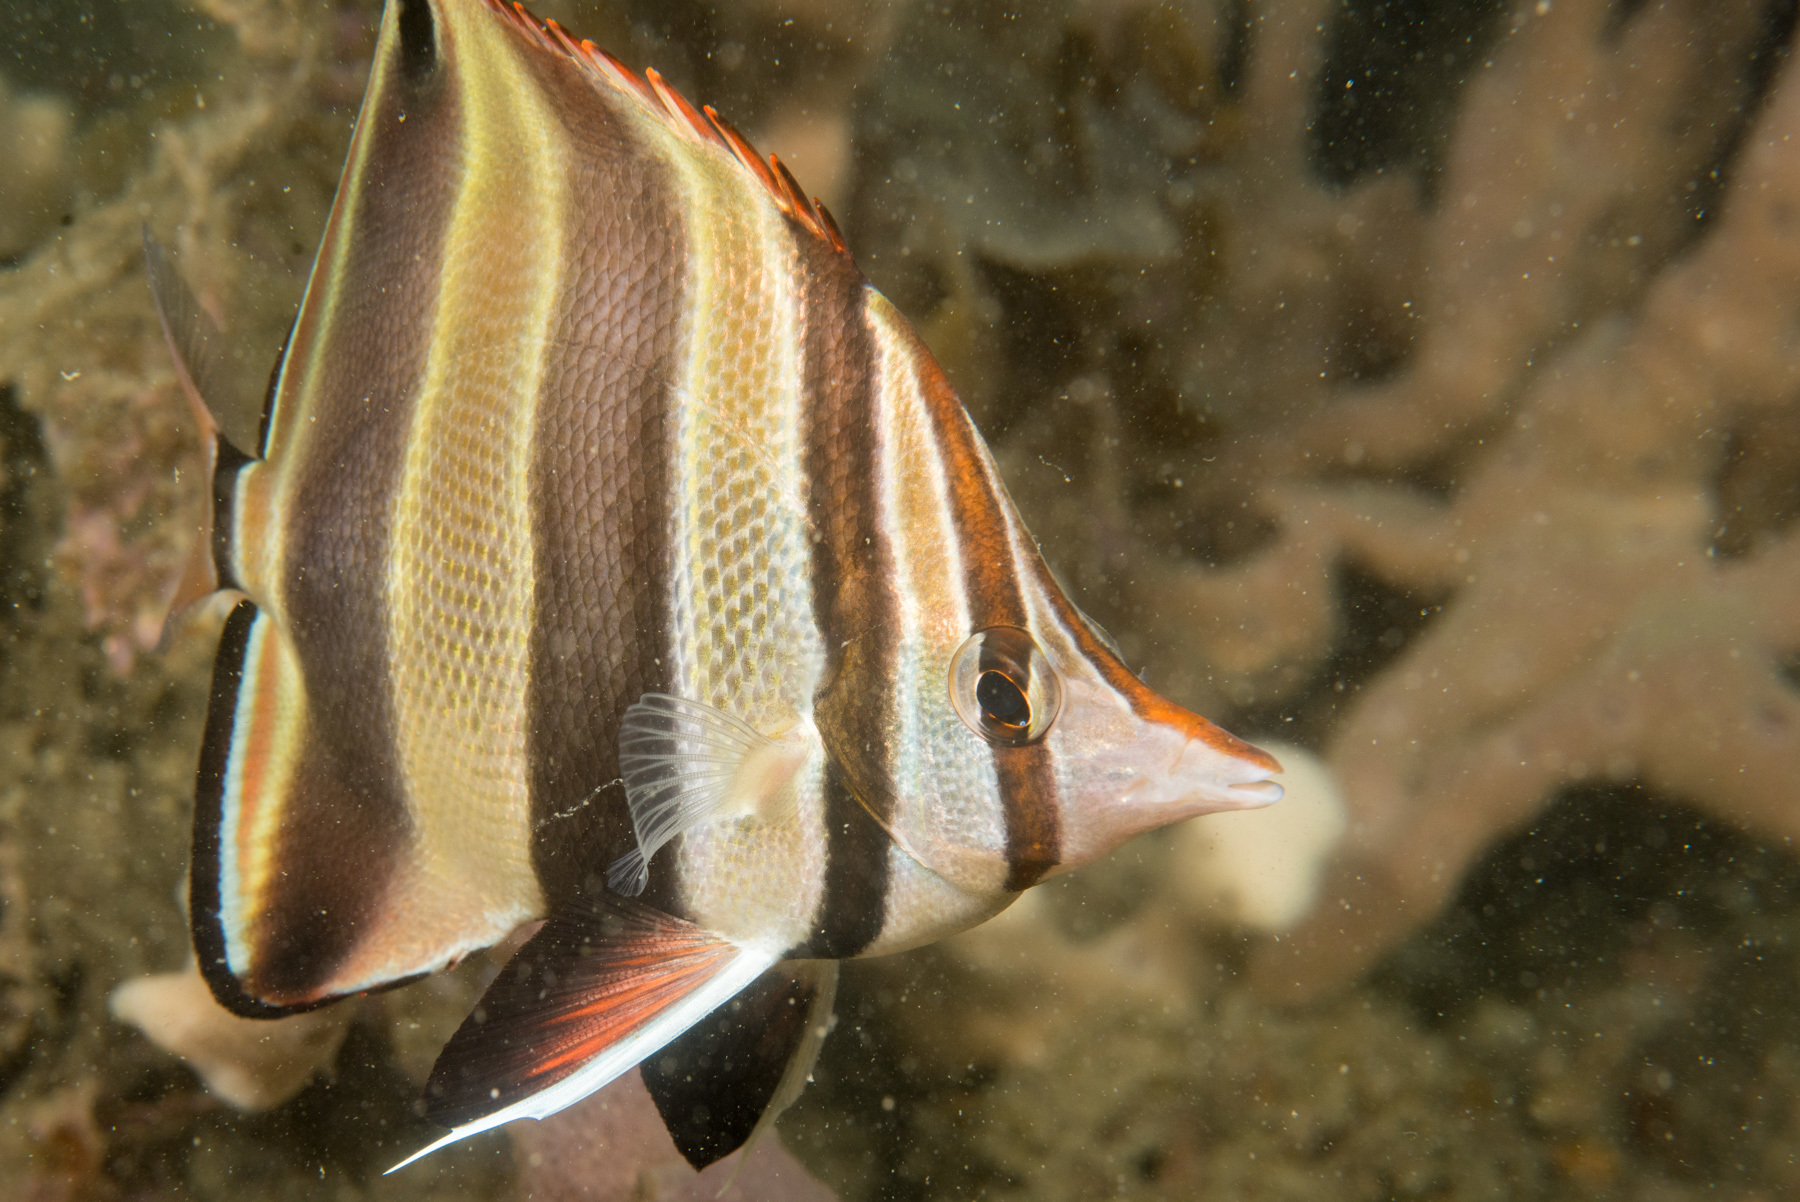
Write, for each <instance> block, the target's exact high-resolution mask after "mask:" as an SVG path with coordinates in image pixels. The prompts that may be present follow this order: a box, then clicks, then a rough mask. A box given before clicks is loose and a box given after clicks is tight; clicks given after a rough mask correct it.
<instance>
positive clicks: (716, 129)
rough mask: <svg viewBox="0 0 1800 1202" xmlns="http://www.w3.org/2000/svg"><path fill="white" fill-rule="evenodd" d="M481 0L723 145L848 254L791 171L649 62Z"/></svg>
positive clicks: (665, 115) (693, 134)
mask: <svg viewBox="0 0 1800 1202" xmlns="http://www.w3.org/2000/svg"><path fill="white" fill-rule="evenodd" d="M484 2H485V3H486V4H487V6H488V7H489V8H490V9H492V10H493V11H494V12H495V13H496V14H498V15H499V16H501V17H503V18H505V19H506V21H507V22H508V23H509V24H510V25H511V26H512V27H513V28H514V29H517V30H518V31H519V32H520V33H522V34H524V35H525V36H526V37H528V38H529V39H531V40H532V41H533V42H535V43H536V44H537V45H538V46H539V47H541V48H542V49H544V50H547V51H550V52H552V53H557V54H562V55H564V56H566V57H567V58H569V59H570V60H571V61H573V62H575V63H577V64H579V65H580V66H581V67H582V69H583V70H584V71H585V72H586V73H587V75H588V77H589V78H590V79H592V80H593V81H594V82H595V84H596V85H597V86H600V87H606V88H610V89H612V90H613V91H615V92H617V93H618V94H619V95H621V96H627V97H630V98H631V99H632V100H633V101H635V102H636V103H638V104H639V105H641V106H643V109H644V111H645V112H646V113H648V114H649V115H650V116H652V117H654V118H656V119H657V120H658V121H660V122H662V124H663V125H665V126H666V127H668V128H669V129H670V130H671V131H673V132H674V133H675V134H676V135H677V136H679V137H681V138H683V139H685V140H687V141H689V142H692V143H694V144H695V145H699V146H710V147H716V148H718V149H720V150H723V151H724V152H725V153H726V154H728V155H730V156H731V157H732V159H733V160H735V161H736V162H737V164H738V165H739V166H740V167H741V168H742V169H743V170H744V171H746V172H747V173H748V174H749V175H750V176H751V177H752V178H753V179H755V180H756V182H757V183H759V184H761V185H762V187H763V191H764V192H766V193H768V196H769V199H771V200H773V201H774V202H775V205H776V207H777V208H779V209H780V210H781V211H782V212H783V213H786V214H787V215H788V216H789V217H792V218H793V219H794V220H795V221H796V222H798V223H799V224H800V225H801V226H802V227H803V228H804V229H806V230H807V232H809V233H811V234H812V235H813V236H814V237H816V238H818V239H819V240H820V241H822V242H824V243H825V244H826V245H827V246H829V247H831V248H832V249H833V250H835V251H837V252H838V253H839V254H843V255H848V254H849V253H850V248H849V247H848V246H847V245H845V243H844V235H843V234H842V232H840V231H839V229H838V224H837V222H836V221H835V220H833V219H832V216H831V213H830V212H829V211H828V210H827V209H826V208H825V206H824V205H823V204H822V203H821V202H820V201H819V198H818V197H816V196H815V197H812V198H810V199H809V198H808V197H807V195H806V192H805V191H804V190H803V189H802V188H801V187H800V185H799V183H798V182H796V181H795V179H794V176H793V173H792V172H790V171H789V170H788V169H787V167H786V166H785V165H784V164H783V163H782V162H781V160H780V159H778V158H776V157H775V156H774V155H770V156H769V158H768V161H767V162H766V163H765V162H764V161H763V159H762V156H761V155H760V154H759V153H758V152H757V150H756V148H755V147H754V146H752V145H751V144H750V141H749V139H747V138H745V137H744V136H743V135H742V134H740V133H738V131H737V130H736V129H734V128H732V126H731V124H730V123H729V122H727V121H726V120H725V119H724V118H722V117H720V116H719V114H718V112H717V111H716V110H714V109H713V107H712V106H711V105H706V106H705V107H703V108H698V109H697V108H695V107H694V106H693V104H691V103H690V102H689V101H688V99H687V98H686V97H685V96H683V95H682V94H681V93H680V92H677V91H676V90H675V89H674V88H673V87H671V86H670V85H669V83H668V81H667V80H665V79H664V78H663V77H662V75H661V74H659V73H658V72H657V70H656V69H655V68H654V67H651V68H648V69H646V70H645V71H644V73H643V74H642V75H639V74H638V73H637V72H635V71H633V70H632V69H631V68H630V67H627V66H626V65H625V64H624V63H622V62H620V61H619V60H618V59H616V58H614V57H613V56H612V55H610V54H608V53H607V52H606V51H604V50H602V49H600V48H599V47H598V46H596V45H594V43H592V42H588V41H576V40H575V39H574V38H573V37H571V36H570V35H569V33H568V31H567V30H565V29H563V27H562V26H561V25H560V24H558V23H557V22H555V21H543V20H539V19H538V18H537V17H535V16H533V15H532V14H531V12H529V11H528V10H527V9H526V8H525V6H524V5H523V4H520V3H517V2H516V0H515V2H514V3H511V4H508V3H506V0H484Z"/></svg>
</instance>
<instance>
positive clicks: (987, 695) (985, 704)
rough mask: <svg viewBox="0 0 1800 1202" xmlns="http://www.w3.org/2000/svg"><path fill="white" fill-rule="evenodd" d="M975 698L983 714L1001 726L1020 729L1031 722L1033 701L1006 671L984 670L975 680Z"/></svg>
mask: <svg viewBox="0 0 1800 1202" xmlns="http://www.w3.org/2000/svg"><path fill="white" fill-rule="evenodd" d="M975 700H976V701H977V702H979V703H980V705H981V713H982V716H983V717H985V718H987V719H988V720H989V721H991V722H994V723H995V724H997V725H999V726H1004V727H1007V728H1009V729H1011V730H1018V729H1021V728H1023V727H1026V726H1029V725H1030V724H1031V703H1030V702H1029V701H1027V700H1026V699H1025V694H1024V693H1022V692H1020V691H1019V686H1018V685H1016V684H1014V683H1013V682H1012V678H1011V677H1009V676H1007V675H1006V673H1004V672H996V671H987V672H983V673H982V674H981V676H980V678H979V679H978V680H976V682H975Z"/></svg>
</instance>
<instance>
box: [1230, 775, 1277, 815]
mask: <svg viewBox="0 0 1800 1202" xmlns="http://www.w3.org/2000/svg"><path fill="white" fill-rule="evenodd" d="M1225 792H1226V793H1228V794H1230V795H1231V796H1232V798H1233V799H1241V804H1242V805H1243V807H1244V808H1245V809H1251V808H1255V807H1261V806H1268V805H1274V804H1275V803H1276V802H1278V801H1280V800H1281V799H1282V798H1283V797H1284V796H1286V794H1287V790H1286V789H1284V788H1282V786H1281V785H1280V783H1279V782H1277V781H1272V780H1252V781H1245V782H1244V783H1243V784H1241V785H1227V786H1225Z"/></svg>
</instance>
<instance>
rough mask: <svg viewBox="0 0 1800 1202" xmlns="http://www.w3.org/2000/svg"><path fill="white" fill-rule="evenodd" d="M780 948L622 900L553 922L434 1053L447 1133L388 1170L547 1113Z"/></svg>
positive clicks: (724, 996)
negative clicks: (735, 938) (747, 942)
mask: <svg viewBox="0 0 1800 1202" xmlns="http://www.w3.org/2000/svg"><path fill="white" fill-rule="evenodd" d="M777 958H778V955H777V953H775V952H773V951H766V950H763V949H759V948H748V947H741V946H739V945H737V944H735V943H732V942H730V941H729V940H726V939H722V938H720V937H719V936H717V935H714V934H712V933H711V932H709V931H706V930H703V929H701V928H700V927H697V926H695V925H694V924H692V923H689V922H683V921H682V920H681V919H678V918H673V917H671V916H669V915H667V914H664V913H661V912H660V911H657V910H653V909H651V908H649V907H648V906H644V905H640V904H638V903H636V902H631V901H626V900H624V899H619V898H612V897H602V898H594V899H592V900H591V901H589V902H588V903H586V904H585V905H584V906H582V907H581V908H579V909H576V910H571V911H568V912H565V913H562V914H558V915H557V916H555V917H553V918H551V919H550V920H549V921H548V922H546V923H545V924H544V926H543V929H541V930H540V931H539V932H538V933H537V934H536V935H534V936H533V937H532V938H531V940H530V942H528V943H526V944H525V946H524V947H522V948H520V949H519V951H518V953H517V954H516V955H514V956H513V958H512V960H511V961H510V962H509V963H508V964H507V966H506V968H505V969H504V970H502V972H501V973H500V976H499V977H498V978H497V979H496V980H495V981H494V983H493V985H491V986H490V987H489V988H488V991H487V993H486V994H485V995H484V996H483V997H482V999H481V1002H480V1004H479V1005H477V1006H476V1007H475V1010H474V1012H473V1013H471V1014H470V1015H469V1017H468V1018H467V1019H465V1020H464V1021H463V1025H462V1026H461V1027H460V1028H459V1029H458V1030H457V1032H456V1034H455V1035H454V1036H452V1037H451V1039H450V1042H449V1043H448V1044H446V1045H445V1047H444V1050H443V1052H442V1053H440V1054H439V1056H438V1061H437V1065H436V1067H434V1068H433V1069H432V1071H431V1079H430V1081H429V1082H428V1083H427V1084H426V1087H425V1114H426V1117H428V1118H431V1119H433V1120H435V1121H437V1122H440V1123H443V1124H444V1125H445V1126H447V1127H450V1128H451V1131H450V1134H448V1135H446V1136H444V1138H442V1139H440V1140H438V1141H437V1142H436V1143H434V1144H432V1145H430V1146H429V1147H427V1148H424V1149H422V1150H420V1151H419V1152H416V1153H414V1154H413V1155H412V1156H409V1157H407V1158H406V1159H405V1160H403V1161H401V1162H400V1163H399V1164H397V1165H395V1166H394V1168H393V1169H389V1170H388V1171H389V1172H393V1171H394V1170H395V1169H400V1168H404V1167H405V1166H406V1165H409V1164H411V1163H412V1162H413V1161H415V1160H417V1159H419V1157H421V1156H425V1155H427V1154H428V1153H431V1152H434V1151H436V1150H437V1149H439V1148H441V1147H444V1146H445V1145H447V1144H451V1143H454V1142H456V1141H458V1140H461V1139H465V1138H467V1137H468V1136H471V1135H474V1134H476V1133H478V1132H481V1131H487V1130H490V1129H491V1128H494V1127H498V1126H500V1125H502V1124H504V1123H510V1122H512V1121H513V1120H515V1119H524V1118H531V1119H541V1118H547V1117H549V1116H550V1115H552V1114H555V1113H556V1112H557V1111H559V1110H562V1109H563V1108H564V1107H567V1106H571V1105H573V1104H574V1103H576V1102H579V1101H580V1100H581V1099H582V1098H585V1097H587V1096H588V1095H589V1094H591V1093H593V1092H594V1091H596V1090H598V1089H600V1088H602V1087H603V1086H605V1085H607V1084H609V1083H610V1082H611V1081H612V1080H613V1079H614V1078H616V1077H618V1076H619V1075H620V1074H622V1073H625V1072H627V1071H629V1070H630V1069H632V1068H635V1067H636V1066H637V1064H638V1063H639V1062H640V1061H641V1060H643V1059H644V1058H645V1057H646V1056H649V1055H651V1054H652V1053H654V1052H656V1051H658V1050H660V1049H661V1048H662V1047H663V1046H664V1045H665V1044H668V1043H669V1042H670V1041H671V1040H673V1039H675V1038H676V1037H677V1036H679V1035H681V1034H682V1033H683V1032H685V1031H687V1030H688V1029H689V1028H690V1027H692V1026H693V1025H694V1024H695V1023H697V1022H699V1021H700V1020H701V1019H703V1018H704V1017H706V1015H707V1014H709V1013H711V1012H712V1011H713V1010H716V1009H717V1008H718V1007H720V1006H722V1005H724V1004H725V1003H727V1002H729V1001H730V1000H731V999H732V998H733V997H735V996H736V995H737V994H738V993H739V992H740V991H742V990H743V989H744V987H745V986H747V985H749V984H750V983H751V982H753V981H755V980H756V979H757V978H758V977H760V976H762V975H763V973H764V972H765V971H766V970H767V969H768V968H769V967H770V966H771V965H773V964H774V963H775V962H776V960H777Z"/></svg>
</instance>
